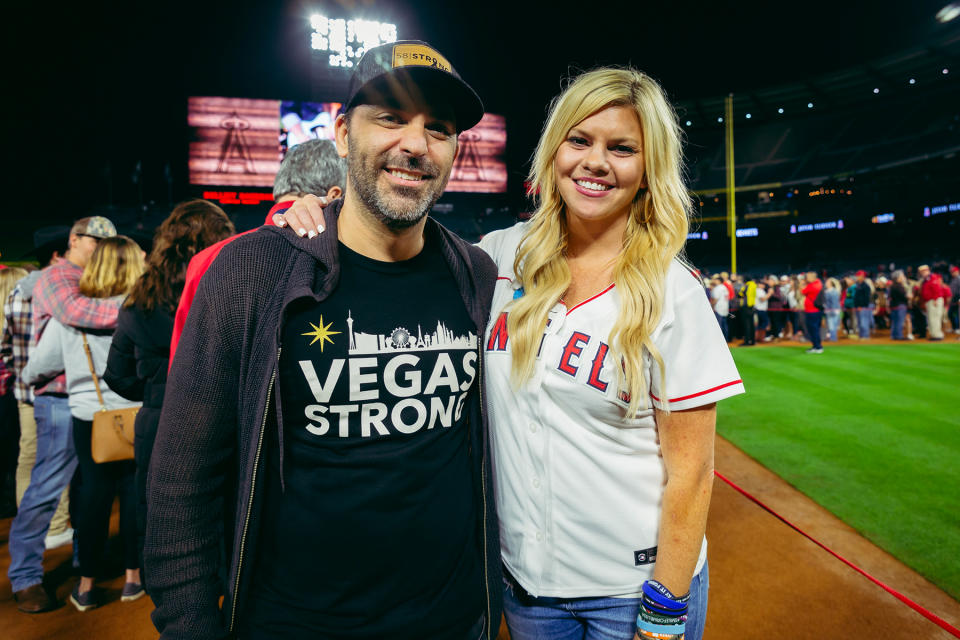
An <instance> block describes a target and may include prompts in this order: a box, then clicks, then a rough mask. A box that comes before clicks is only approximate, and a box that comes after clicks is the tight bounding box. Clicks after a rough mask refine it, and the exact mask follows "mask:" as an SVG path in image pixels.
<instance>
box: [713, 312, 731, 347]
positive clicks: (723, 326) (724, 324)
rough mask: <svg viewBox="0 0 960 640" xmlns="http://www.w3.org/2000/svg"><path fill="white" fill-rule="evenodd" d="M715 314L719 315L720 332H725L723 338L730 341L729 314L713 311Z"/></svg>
mask: <svg viewBox="0 0 960 640" xmlns="http://www.w3.org/2000/svg"><path fill="white" fill-rule="evenodd" d="M713 315H715V316H717V322H718V323H719V324H720V332H721V333H723V339H724V340H726V341H727V342H730V337H729V335H730V332H729V331H728V329H727V316H722V315H720V314H719V313H717V312H716V311H714V312H713Z"/></svg>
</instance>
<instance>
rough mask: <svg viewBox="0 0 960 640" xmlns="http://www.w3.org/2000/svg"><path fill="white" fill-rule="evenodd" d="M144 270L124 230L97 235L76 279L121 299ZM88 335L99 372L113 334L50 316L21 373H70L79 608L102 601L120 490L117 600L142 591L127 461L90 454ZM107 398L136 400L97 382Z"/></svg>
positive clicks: (95, 403)
mask: <svg viewBox="0 0 960 640" xmlns="http://www.w3.org/2000/svg"><path fill="white" fill-rule="evenodd" d="M142 273H143V251H141V249H140V247H138V246H137V244H136V243H135V242H134V241H133V240H131V239H130V238H127V237H126V236H115V237H112V238H104V239H102V240H100V241H99V243H98V244H97V248H96V249H95V250H94V252H93V255H92V256H91V257H90V261H89V262H88V263H87V265H86V267H85V268H84V270H83V275H82V276H81V278H80V293H81V294H82V295H85V296H87V297H90V298H111V297H120V298H123V297H126V295H127V294H128V293H130V290H131V289H132V288H133V285H134V283H136V281H137V279H138V278H139V277H140V274H142ZM84 337H86V340H87V343H88V344H89V345H90V354H91V357H92V359H93V363H94V368H95V370H96V372H97V376H98V377H101V376H102V375H103V371H104V369H105V368H106V365H107V352H108V351H109V350H110V341H111V337H112V336H111V334H110V333H107V332H96V333H93V332H90V333H85V334H84V333H81V331H80V330H78V329H76V328H74V327H68V326H66V325H63V324H60V323H59V322H57V320H56V319H53V318H51V319H50V321H49V323H48V324H47V327H46V329H45V330H44V332H43V336H42V337H41V338H40V342H39V343H38V344H37V348H36V350H35V351H34V352H33V354H32V355H31V356H30V360H29V361H28V362H27V366H26V368H25V369H24V372H23V377H24V379H26V380H27V381H29V382H31V383H34V382H37V381H39V380H43V379H46V378H49V377H51V376H52V375H54V374H56V373H58V372H60V371H64V372H65V373H66V376H67V391H68V394H69V396H68V401H69V405H70V413H71V415H72V416H73V445H74V447H76V451H77V461H78V469H77V474H76V475H75V476H74V481H73V484H72V490H71V498H70V502H71V515H72V519H73V526H74V529H76V532H77V547H78V549H79V561H80V576H81V577H80V581H79V582H78V583H77V585H76V587H75V588H74V590H73V592H72V593H71V594H70V602H71V603H72V604H73V606H75V607H76V608H77V609H78V610H79V611H87V610H88V609H92V608H94V607H96V606H97V605H98V604H99V598H98V594H97V593H96V591H95V590H94V588H93V581H94V577H95V576H96V575H97V574H98V572H99V570H100V568H101V560H102V558H101V556H102V553H103V549H104V546H105V544H106V541H107V535H108V532H109V524H110V510H111V508H112V506H113V499H114V496H116V495H117V494H118V493H119V496H120V536H121V538H122V539H123V556H124V566H125V567H126V584H125V585H124V588H123V592H122V594H121V599H122V600H124V601H128V600H135V599H137V598H139V597H140V596H142V595H143V593H144V592H143V587H142V586H141V581H140V561H139V552H138V549H137V537H136V533H137V532H136V519H135V508H136V493H135V491H134V464H133V461H132V460H129V461H127V460H125V461H121V462H108V463H104V464H97V463H95V462H94V461H93V458H92V457H91V454H90V436H91V429H92V425H93V422H92V421H93V414H94V412H96V411H97V410H98V409H99V408H100V403H99V400H98V398H97V391H96V388H95V386H94V381H93V376H92V375H91V373H90V366H89V364H88V362H87V356H86V353H85V351H84V347H83V338H84ZM100 390H101V391H102V393H103V400H104V403H105V404H106V405H107V407H108V408H110V409H120V408H124V407H132V406H137V405H138V404H139V403H134V402H129V401H127V400H124V399H123V398H121V397H120V396H118V395H117V394H116V393H114V392H113V391H111V390H110V388H109V387H107V385H106V384H105V383H104V382H103V381H102V380H101V381H100Z"/></svg>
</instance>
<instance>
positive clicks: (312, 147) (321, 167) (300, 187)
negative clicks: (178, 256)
mask: <svg viewBox="0 0 960 640" xmlns="http://www.w3.org/2000/svg"><path fill="white" fill-rule="evenodd" d="M346 178H347V165H346V162H345V161H344V160H343V159H342V158H341V157H340V156H339V155H337V150H336V147H334V145H333V142H332V141H330V140H308V141H307V142H302V143H300V144H298V145H297V146H295V147H294V148H293V149H291V150H290V151H289V152H287V155H286V156H285V157H284V159H283V162H282V163H281V164H280V170H279V171H277V176H276V178H274V181H273V199H274V201H276V204H274V205H273V206H272V207H271V208H270V211H269V212H267V218H266V220H264V222H263V224H264V225H271V224H276V225H277V226H280V227H282V226H284V225H285V224H286V223H285V222H284V221H283V219H282V218H277V217H276V216H278V215H279V214H282V213H283V212H284V211H286V210H287V209H289V208H290V207H291V205H293V203H294V202H295V201H296V200H297V198H300V197H302V196H304V195H306V194H308V193H309V194H313V195H315V196H321V197H323V198H324V199H325V202H324V204H327V203H329V202H332V201H334V200H336V199H337V198H339V197H340V196H341V195H343V188H342V186H341V185H343V184H345V183H346ZM253 231H256V229H251V230H250V231H245V232H243V233H238V234H237V235H235V236H231V237H229V238H227V239H225V240H221V241H220V242H218V243H216V244H213V245H211V246H209V247H207V248H206V249H204V250H203V251H200V252H198V253H197V255H195V256H194V257H193V258H192V259H191V260H190V264H189V265H188V266H187V276H186V282H185V283H184V285H183V294H182V295H181V297H180V304H179V305H178V306H177V313H176V315H175V316H174V319H173V336H172V337H171V338H170V362H171V363H173V357H174V356H175V355H176V353H177V343H179V342H180V335H181V334H182V333H183V327H184V325H185V324H186V322H187V316H188V314H189V313H190V305H191V304H193V298H194V297H195V296H196V294H197V287H199V286H200V279H201V278H202V277H203V274H205V273H206V272H207V269H209V268H210V265H211V264H213V261H214V260H216V258H217V256H218V255H220V251H222V250H223V248H224V247H225V246H227V244H229V243H230V242H233V241H234V240H236V239H237V238H239V237H240V236H242V235H245V234H247V233H251V232H253ZM296 231H297V232H298V233H299V234H300V235H307V236H308V237H311V238H312V237H314V236H316V235H317V232H316V231H314V230H313V229H311V230H310V231H306V230H303V229H297V230H296Z"/></svg>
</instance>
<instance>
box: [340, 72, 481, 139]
mask: <svg viewBox="0 0 960 640" xmlns="http://www.w3.org/2000/svg"><path fill="white" fill-rule="evenodd" d="M404 100H413V101H414V102H422V103H426V104H431V105H437V106H438V107H441V108H440V109H439V110H440V111H442V106H449V107H450V109H451V110H452V111H453V117H454V119H455V121H456V127H457V133H460V132H462V131H466V130H467V129H470V128H471V127H473V126H475V125H476V124H477V123H478V122H480V120H481V119H482V118H483V102H482V101H481V100H480V96H478V95H477V94H476V92H475V91H474V90H473V89H471V88H470V86H469V85H468V84H467V83H466V82H464V81H463V80H460V79H459V78H457V77H456V76H454V75H452V74H450V73H447V72H445V71H440V70H437V69H434V68H432V67H419V66H411V67H407V68H403V69H396V70H394V71H393V72H391V73H383V74H381V75H379V76H377V77H375V78H373V79H371V80H369V81H368V82H367V83H366V84H364V86H363V87H362V88H361V89H360V90H359V91H358V92H357V94H356V95H355V96H354V97H353V99H352V100H351V101H350V102H349V103H348V104H347V108H348V109H349V108H350V107H354V106H356V105H358V104H379V103H381V102H386V103H388V104H390V103H394V102H402V101H404Z"/></svg>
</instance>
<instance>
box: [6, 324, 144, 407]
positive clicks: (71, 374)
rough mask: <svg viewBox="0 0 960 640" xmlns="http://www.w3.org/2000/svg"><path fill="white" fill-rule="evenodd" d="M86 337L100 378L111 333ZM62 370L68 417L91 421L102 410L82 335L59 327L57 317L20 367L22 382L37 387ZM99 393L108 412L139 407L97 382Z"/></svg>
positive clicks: (74, 329) (104, 367)
mask: <svg viewBox="0 0 960 640" xmlns="http://www.w3.org/2000/svg"><path fill="white" fill-rule="evenodd" d="M86 337H87V344H89V345H90V354H91V356H92V357H93V367H94V370H95V371H96V372H97V377H98V378H99V377H101V376H102V375H103V371H104V369H106V368H107V353H108V352H109V351H110V342H111V340H112V339H113V332H112V331H111V332H109V333H105V332H87V333H86ZM61 371H63V372H65V373H66V374H67V393H68V394H69V397H68V401H69V404H70V414H71V415H72V416H73V417H75V418H79V419H81V420H87V421H88V422H89V421H92V420H93V414H94V413H95V412H96V411H98V410H99V409H100V408H101V407H100V401H99V399H98V398H97V390H96V387H95V385H94V383H93V375H91V373H90V365H89V364H88V362H87V354H86V353H85V352H84V349H83V333H81V332H80V331H79V330H78V329H76V328H74V327H67V326H64V325H62V324H60V323H59V322H58V321H57V320H56V318H50V320H49V322H47V327H46V329H44V331H43V336H42V337H41V338H40V342H38V343H37V346H36V348H34V350H33V352H32V353H31V354H30V359H29V360H28V361H27V366H26V367H24V368H23V379H24V380H25V381H26V382H27V383H28V384H36V383H38V382H41V381H43V380H49V379H51V378H53V377H54V376H56V375H58V374H59V373H60V372H61ZM100 392H101V393H102V394H103V402H104V405H106V407H105V408H107V409H125V408H127V407H139V406H140V403H139V402H130V401H129V400H127V399H125V398H122V397H120V396H119V395H117V394H116V393H114V392H113V391H112V390H111V389H110V387H108V386H107V385H106V383H105V382H104V381H103V380H100Z"/></svg>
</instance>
